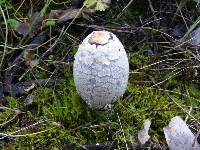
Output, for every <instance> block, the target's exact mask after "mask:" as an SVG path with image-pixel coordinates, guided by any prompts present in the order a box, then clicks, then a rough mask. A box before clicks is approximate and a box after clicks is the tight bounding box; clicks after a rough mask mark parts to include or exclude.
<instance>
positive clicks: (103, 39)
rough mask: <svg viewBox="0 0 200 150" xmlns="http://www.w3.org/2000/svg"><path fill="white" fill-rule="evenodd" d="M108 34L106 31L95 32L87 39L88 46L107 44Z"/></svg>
mask: <svg viewBox="0 0 200 150" xmlns="http://www.w3.org/2000/svg"><path fill="white" fill-rule="evenodd" d="M109 39H110V34H109V33H108V32H106V31H95V32H94V33H93V34H92V36H91V37H90V38H89V41H88V42H89V43H90V44H97V45H104V44H106V43H108V41H109Z"/></svg>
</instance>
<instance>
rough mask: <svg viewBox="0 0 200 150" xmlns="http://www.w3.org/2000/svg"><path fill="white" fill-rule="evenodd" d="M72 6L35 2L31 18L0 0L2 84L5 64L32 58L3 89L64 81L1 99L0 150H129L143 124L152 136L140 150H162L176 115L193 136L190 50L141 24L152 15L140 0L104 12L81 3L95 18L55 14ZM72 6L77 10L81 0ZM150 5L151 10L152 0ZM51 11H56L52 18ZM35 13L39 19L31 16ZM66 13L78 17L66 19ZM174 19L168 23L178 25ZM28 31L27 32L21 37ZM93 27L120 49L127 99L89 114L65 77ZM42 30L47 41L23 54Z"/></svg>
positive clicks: (199, 102)
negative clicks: (91, 147) (108, 149)
mask: <svg viewBox="0 0 200 150" xmlns="http://www.w3.org/2000/svg"><path fill="white" fill-rule="evenodd" d="M134 2H135V3H134ZM71 3H72V1H62V0H57V1H53V0H48V1H46V3H45V1H41V2H40V1H36V2H34V4H33V5H32V6H31V7H32V9H33V10H34V12H35V15H33V14H30V12H29V6H28V5H27V4H26V3H24V4H22V6H19V3H17V2H12V1H10V0H8V1H4V0H0V7H1V8H2V11H1V16H0V47H1V49H4V52H3V51H2V50H1V51H0V59H1V60H3V63H2V64H3V65H2V67H1V74H2V76H1V79H2V82H3V79H4V78H5V77H4V76H3V74H4V73H5V72H6V70H9V67H10V66H9V63H11V64H12V65H15V66H18V64H19V63H17V65H16V64H13V60H14V59H15V58H17V57H19V55H20V54H22V53H23V54H26V53H27V54H28V55H31V57H30V58H28V59H27V60H25V64H24V66H19V68H18V70H17V71H16V72H13V73H14V77H13V78H14V79H13V80H12V83H10V84H12V85H13V83H19V82H20V83H21V82H23V81H30V80H39V79H49V80H50V79H55V82H57V80H58V81H59V79H60V78H62V79H65V81H64V82H58V84H56V85H53V86H50V87H48V86H46V84H41V85H40V84H39V85H37V86H34V88H33V89H31V90H27V93H26V94H24V93H23V94H21V95H19V96H18V95H17V96H16V97H14V96H13V95H12V94H9V92H7V93H5V96H6V99H7V103H6V104H4V105H3V104H1V106H0V149H55V150H57V149H70V147H71V148H72V149H79V148H80V147H81V146H82V145H88V144H97V143H105V142H107V141H110V142H116V143H117V144H115V149H126V144H127V145H128V146H129V147H133V146H134V145H137V144H138V139H137V133H138V131H139V130H140V129H142V128H143V122H144V120H145V119H150V120H151V122H152V124H151V127H150V133H149V135H150V137H151V138H150V141H149V142H148V143H147V144H146V146H147V147H148V148H150V147H151V146H152V145H156V144H158V143H159V144H160V145H162V146H163V145H166V141H165V137H164V133H163V127H164V126H166V125H168V123H169V121H170V119H171V118H172V117H174V116H177V115H179V116H181V117H182V118H184V119H185V118H186V117H189V119H188V120H187V123H188V124H192V123H194V124H193V125H194V126H193V128H194V129H193V130H194V132H197V130H198V129H199V126H200V125H199V124H198V120H199V118H200V112H199V110H198V109H199V106H200V89H199V80H198V79H196V78H197V77H198V76H199V70H198V68H197V69H196V68H195V67H194V66H195V65H196V64H198V63H199V62H198V61H196V60H195V59H194V57H193V54H195V53H194V51H193V49H192V47H189V48H188V47H187V45H184V47H181V48H180V47H178V46H176V45H175V44H176V41H173V42H171V41H170V40H171V39H170V38H169V36H166V35H167V34H168V33H167V32H166V33H165V30H164V29H165V28H166V26H163V30H162V26H159V27H157V26H156V25H157V24H156V23H155V24H153V25H151V23H150V22H156V21H155V20H151V19H150V20H148V19H149V18H153V17H152V16H154V15H155V14H152V13H155V12H152V10H151V11H150V10H149V9H148V8H149V3H147V1H145V0H144V1H139V0H137V1H133V2H132V3H131V4H130V5H127V4H128V1H120V2H117V3H115V2H113V3H112V5H111V6H109V7H108V4H104V3H101V2H100V1H98V0H95V1H91V0H88V1H87V0H85V2H84V3H81V7H80V8H82V6H84V7H83V8H84V9H86V8H91V7H92V9H95V10H100V12H99V11H97V12H96V13H94V12H93V13H91V12H87V13H86V12H82V14H81V15H80V16H78V17H77V16H76V15H74V11H75V12H76V13H77V10H74V11H72V10H71V9H70V11H69V9H67V10H65V11H64V12H63V11H62V10H63V9H65V7H64V6H65V5H69V6H71V5H70V4H71ZM77 3H78V4H76V5H77V7H78V6H79V5H80V4H79V3H80V2H77ZM192 4H193V3H192ZM26 5H27V6H26ZM94 5H95V7H94ZM153 6H154V7H155V9H158V8H157V7H156V6H159V1H158V2H157V3H155V4H153ZM174 6H176V5H174ZM93 7H94V8H93ZM166 7H167V6H166ZM181 7H182V8H184V7H187V5H186V4H185V5H184V6H181ZM83 8H82V9H83ZM170 8H171V5H170ZM175 8H176V7H175ZM175 8H171V9H172V10H173V12H172V14H173V15H175V12H178V11H177V10H176V9H175ZM53 9H58V10H59V11H57V12H56V13H55V14H53V13H52V14H51V13H50V12H51V10H53ZM188 9H189V8H188ZM104 11H105V12H104ZM28 12H29V13H28ZM39 12H40V16H38V15H37V13H39ZM69 12H70V13H69ZM65 13H66V14H67V13H69V14H68V15H67V16H69V15H71V16H74V17H77V18H76V19H74V17H72V18H67V17H66V16H65ZM41 14H42V15H41ZM150 14H151V15H150ZM56 15H58V16H56ZM59 15H60V16H59ZM162 15H166V14H162ZM189 15H191V14H189ZM3 16H5V17H3ZM49 16H53V17H55V19H54V18H53V17H52V18H53V19H52V18H51V17H49ZM138 16H139V17H138ZM180 16H181V15H180ZM180 16H179V17H180ZM192 16H193V17H194V20H193V21H194V23H195V25H197V22H195V20H196V19H198V17H197V16H196V17H195V16H194V15H193V14H192ZM41 17H44V18H43V19H44V20H42V18H41ZM143 17H144V18H143ZM164 17H168V18H173V17H174V16H173V17H172V16H168V15H166V16H164ZM176 17H178V16H176ZM176 17H174V18H173V19H174V20H173V21H174V22H176V21H177V20H178V21H179V22H180V20H182V18H178V19H177V18H176ZM4 18H6V22H5V21H4ZM66 18H67V19H66ZM195 18H196V19H195ZM157 19H158V20H159V18H157ZM176 19H177V20H176ZM58 20H59V21H60V22H61V23H60V22H59V21H58ZM63 20H65V21H63ZM138 20H139V21H138ZM62 21H63V22H62ZM161 21H162V19H161ZM165 23H166V22H164V23H163V24H165ZM189 23H190V24H189V25H190V26H189V27H193V26H192V25H193V23H191V22H189ZM166 24H167V23H166ZM90 25H93V26H90ZM147 25H149V26H147ZM159 25H160V24H159ZM27 26H28V29H30V28H29V27H31V30H28V31H25V27H27ZM138 26H139V27H138ZM19 27H21V28H22V27H23V28H22V29H24V30H23V31H22V30H21V28H19ZM160 28H161V29H160ZM169 28H171V26H170V27H169ZM99 29H105V30H111V32H115V33H116V34H117V35H118V37H119V39H120V40H121V41H122V43H124V46H125V49H126V50H127V53H128V57H129V63H130V69H131V70H130V76H129V85H128V87H127V90H126V93H125V94H124V96H123V97H122V98H121V99H120V100H119V101H117V102H115V103H114V104H113V106H112V109H111V110H108V111H96V110H91V109H90V108H89V107H88V106H87V104H86V103H85V102H84V101H83V100H82V99H81V98H80V96H79V95H78V93H77V91H76V88H75V85H74V81H73V76H72V74H73V72H72V66H73V56H74V54H75V53H76V51H77V47H78V44H79V43H80V42H81V40H82V39H84V38H85V36H86V35H87V34H88V33H90V32H91V31H93V30H99ZM190 29H191V28H190ZM192 29H193V28H192ZM6 31H8V35H9V36H8V38H7V39H6V36H5V35H6V34H5V33H6ZM42 31H46V32H47V33H48V36H49V37H48V39H47V40H45V41H44V42H42V43H40V44H39V45H37V47H36V48H35V47H34V48H33V49H34V50H35V51H31V52H30V51H28V50H30V49H26V47H28V46H29V45H30V44H31V42H32V40H33V39H35V37H37V35H38V34H39V33H41V32H42ZM188 31H190V30H188ZM190 32H191V31H190ZM186 33H187V32H186ZM188 34H189V33H188ZM41 37H42V36H41ZM41 39H42V38H41ZM181 40H183V39H181ZM6 41H7V42H6ZM177 43H178V42H177ZM174 47H175V48H174ZM179 48H180V49H179ZM184 48H188V49H189V50H188V51H187V53H183V50H182V49H184ZM44 54H45V55H44ZM25 59H26V58H25ZM20 60H21V59H20ZM33 61H36V62H37V63H36V64H35V65H33V66H31V67H30V66H29V63H30V62H33ZM194 72H197V75H196V74H195V73H194ZM195 81H197V82H195ZM31 86H32V84H31ZM31 86H30V85H29V86H28V88H27V89H29V88H31ZM6 94H7V95H8V96H7V95H6ZM27 95H29V96H30V95H32V96H33V99H32V101H33V102H32V103H31V104H30V105H28V106H24V100H25V99H26V98H27ZM0 96H2V95H0ZM195 108H197V111H196V109H195ZM195 123H196V124H197V125H196V124H195Z"/></svg>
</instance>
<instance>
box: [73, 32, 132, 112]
mask: <svg viewBox="0 0 200 150" xmlns="http://www.w3.org/2000/svg"><path fill="white" fill-rule="evenodd" d="M128 74H129V63H128V58H127V55H126V52H125V50H124V47H123V45H122V43H121V42H120V41H119V39H118V38H117V37H116V36H115V35H114V34H113V33H111V32H108V31H94V32H92V33H91V34H89V35H88V36H87V37H86V38H85V39H84V40H83V42H82V43H81V44H80V46H79V48H78V51H77V53H76V55H75V61H74V66H73V75H74V81H75V85H76V89H77V91H78V93H79V94H80V96H81V97H82V98H83V99H84V100H85V101H86V103H87V104H88V105H90V106H91V108H93V109H100V108H104V107H105V106H106V105H109V104H111V103H112V101H114V100H116V99H117V98H119V97H121V96H122V95H123V94H124V92H125V90H126V86H127V82H128Z"/></svg>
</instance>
